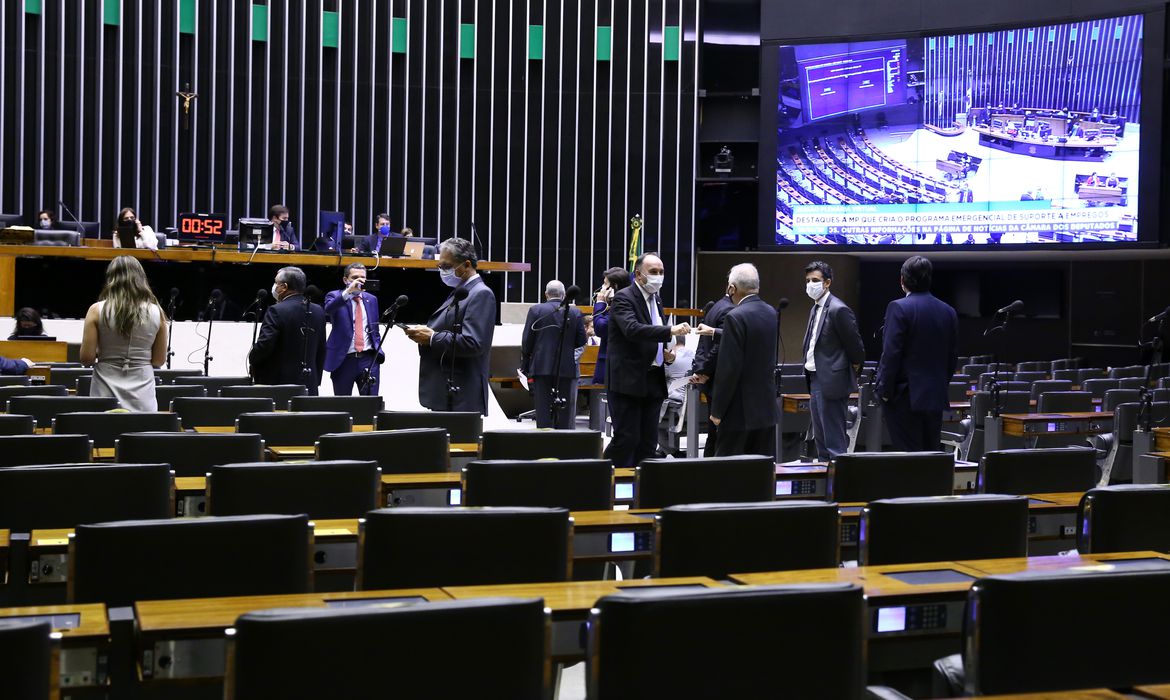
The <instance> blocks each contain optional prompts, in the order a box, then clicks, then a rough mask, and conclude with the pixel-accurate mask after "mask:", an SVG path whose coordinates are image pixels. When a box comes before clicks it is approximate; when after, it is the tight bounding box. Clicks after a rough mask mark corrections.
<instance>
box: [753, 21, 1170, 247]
mask: <svg viewBox="0 0 1170 700" xmlns="http://www.w3.org/2000/svg"><path fill="white" fill-rule="evenodd" d="M1142 39H1143V36H1142V16H1140V15H1133V16H1124V17H1112V18H1105V19H1094V20H1087V21H1083V22H1076V23H1072V24H1057V25H1049V26H1033V27H1020V28H1015V29H1003V30H996V31H988V32H978V33H971V34H956V35H945V36H925V37H922V36H919V37H913V38H910V37H908V38H905V39H900V40H886V41H869V42H856V43H835V44H813V45H793V46H781V47H779V50H778V52H777V53H776V54H774V58H773V59H772V60H777V61H778V62H779V65H778V66H777V68H778V73H777V75H778V80H779V85H778V91H777V94H778V100H777V102H776V122H775V124H776V127H775V128H776V134H775V135H776V152H775V160H776V187H775V226H774V241H773V242H774V243H775V244H776V245H781V246H788V245H940V246H948V245H1018V244H1032V245H1035V244H1082V243H1125V242H1136V241H1137V240H1138V226H1139V218H1138V213H1139V202H1138V177H1139V150H1140V149H1139V144H1140V140H1141V126H1142V125H1141V124H1140V118H1141V97H1142V96H1141V84H1142V49H1143V45H1142ZM1153 128H1155V129H1156V128H1157V125H1156V124H1155V125H1153Z"/></svg>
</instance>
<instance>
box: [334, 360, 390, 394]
mask: <svg viewBox="0 0 1170 700" xmlns="http://www.w3.org/2000/svg"><path fill="white" fill-rule="evenodd" d="M367 367H369V368H370V376H371V377H373V380H374V382H373V385H372V386H370V388H369V389H367V390H366V391H365V392H363V391H361V386H360V385H359V386H358V393H359V394H362V393H365V394H369V395H370V396H377V395H378V379H379V377H380V375H381V367H380V366H379V365H378V358H377V355H375V354H374V351H373V350H369V351H367V352H364V353H362V354H361V355H356V354H353V353H350V354H349V355H346V356H345V359H344V360H342V361H341V364H340V365H338V366H337V369H335V370H333V371H332V372H330V373H329V379H330V380H332V381H333V395H334V396H350V395H351V394H353V387H354V385H355V384H357V383H358V380H359V379H360V378H361V376H362V375H363V374H364V373H365V370H366V368H367Z"/></svg>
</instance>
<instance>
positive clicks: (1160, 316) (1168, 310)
mask: <svg viewBox="0 0 1170 700" xmlns="http://www.w3.org/2000/svg"><path fill="white" fill-rule="evenodd" d="M1167 316H1170V306H1167V307H1166V308H1165V309H1164V310H1163V311H1162V313H1160V314H1157V315H1156V316H1151V317H1150V320H1149V321H1146V323H1157V322H1158V321H1161V320H1162V319H1164V318H1166V317H1167Z"/></svg>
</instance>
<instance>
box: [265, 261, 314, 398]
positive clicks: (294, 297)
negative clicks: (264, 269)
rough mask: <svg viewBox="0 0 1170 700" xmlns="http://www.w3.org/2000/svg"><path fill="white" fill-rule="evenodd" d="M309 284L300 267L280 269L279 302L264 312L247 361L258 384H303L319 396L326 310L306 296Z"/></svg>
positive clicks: (274, 287) (274, 290) (276, 285)
mask: <svg viewBox="0 0 1170 700" xmlns="http://www.w3.org/2000/svg"><path fill="white" fill-rule="evenodd" d="M306 284H307V283H306V280H305V273H304V271H302V270H301V268H299V267H282V268H280V270H278V271H277V273H276V279H275V281H274V282H273V283H272V298H273V299H275V300H276V303H275V304H273V305H272V306H269V307H268V310H267V311H265V312H264V322H263V323H261V324H260V334H259V336H257V338H256V344H255V345H253V346H252V350H251V352H249V353H248V364H249V365H250V367H251V372H252V378H253V379H254V380H255V381H256V383H257V384H304V385H305V388H306V389H308V392H309V394H310V395H312V396H316V395H317V387H319V386H320V385H321V368H322V367H324V366H325V310H324V309H322V308H321V307H320V306H318V305H317V304H313V303H310V302H309V301H308V300H307V299H305V296H304V294H305V287H306Z"/></svg>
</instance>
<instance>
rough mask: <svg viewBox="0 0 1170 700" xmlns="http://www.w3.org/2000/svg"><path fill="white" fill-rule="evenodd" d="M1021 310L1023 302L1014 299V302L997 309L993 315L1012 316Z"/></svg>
mask: <svg viewBox="0 0 1170 700" xmlns="http://www.w3.org/2000/svg"><path fill="white" fill-rule="evenodd" d="M1023 308H1024V302H1023V301H1020V300H1019V299H1016V300H1015V301H1013V302H1012V303H1010V304H1008V305H1007V306H1005V307H1003V308H1002V309H999V310H998V311H996V312H995V313H996V315H997V316H1002V315H1004V314H1014V313H1016V312H1017V311H1020V310H1021V309H1023Z"/></svg>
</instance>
